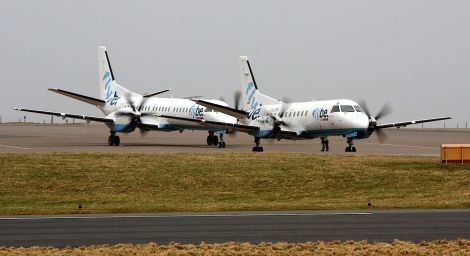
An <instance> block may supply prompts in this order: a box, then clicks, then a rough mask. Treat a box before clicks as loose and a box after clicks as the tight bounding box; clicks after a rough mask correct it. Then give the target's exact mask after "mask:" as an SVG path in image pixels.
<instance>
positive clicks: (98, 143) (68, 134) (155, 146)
mask: <svg viewBox="0 0 470 256" xmlns="http://www.w3.org/2000/svg"><path fill="white" fill-rule="evenodd" d="M385 133H386V135H387V138H388V139H387V140H386V141H385V142H384V143H382V144H381V143H379V142H378V140H377V137H376V136H375V135H372V136H371V137H370V138H369V139H364V140H357V141H355V146H356V148H357V151H358V152H357V153H355V154H405V155H438V154H439V147H440V145H441V144H443V143H457V144H460V143H470V131H469V130H462V131H430V130H418V129H386V130H385ZM108 136H109V129H108V128H107V127H106V126H104V125H101V124H91V125H88V126H85V125H80V126H71V125H68V126H66V125H52V126H51V125H29V126H28V125H0V152H116V153H117V152H251V149H252V147H253V146H254V143H253V137H251V136H248V135H247V134H244V133H238V134H237V136H236V137H233V136H228V135H226V136H225V141H226V143H227V147H226V148H224V149H219V148H217V147H214V146H207V145H206V137H207V132H206V131H194V132H192V131H184V132H183V133H179V132H159V131H151V132H148V133H146V134H145V135H144V136H141V135H140V132H139V131H136V132H134V133H131V134H128V135H126V134H120V137H121V146H119V147H110V146H108V145H107V138H108ZM346 145H347V144H346V139H344V138H342V137H331V138H330V153H344V148H345V147H346ZM262 146H263V147H264V151H265V152H308V153H312V152H320V148H321V143H320V140H319V139H313V140H303V141H289V140H281V141H274V140H262ZM348 154H351V153H348Z"/></svg>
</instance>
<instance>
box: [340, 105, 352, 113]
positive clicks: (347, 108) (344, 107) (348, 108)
mask: <svg viewBox="0 0 470 256" xmlns="http://www.w3.org/2000/svg"><path fill="white" fill-rule="evenodd" d="M341 112H354V108H353V107H352V106H349V105H341Z"/></svg>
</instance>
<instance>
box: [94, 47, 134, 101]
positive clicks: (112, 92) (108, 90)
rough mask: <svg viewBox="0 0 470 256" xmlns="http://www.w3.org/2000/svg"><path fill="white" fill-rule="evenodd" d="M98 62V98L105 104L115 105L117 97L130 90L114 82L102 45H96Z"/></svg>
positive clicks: (106, 53)
mask: <svg viewBox="0 0 470 256" xmlns="http://www.w3.org/2000/svg"><path fill="white" fill-rule="evenodd" d="M98 64H99V81H100V98H101V99H103V100H104V101H105V102H106V105H108V104H109V105H115V104H116V102H117V100H118V99H119V98H121V97H123V96H125V95H124V94H128V93H130V91H129V90H127V89H126V88H124V87H122V86H120V85H119V84H117V83H116V81H115V78H114V74H113V69H112V68H111V64H110V62H109V57H108V52H107V51H106V47H104V46H99V47H98Z"/></svg>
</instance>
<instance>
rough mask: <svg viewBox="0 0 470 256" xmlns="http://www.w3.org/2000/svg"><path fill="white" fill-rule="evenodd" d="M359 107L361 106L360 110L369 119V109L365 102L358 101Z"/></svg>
mask: <svg viewBox="0 0 470 256" xmlns="http://www.w3.org/2000/svg"><path fill="white" fill-rule="evenodd" d="M359 106H361V108H362V110H364V113H366V115H367V116H368V117H369V118H370V117H371V115H370V111H369V108H368V107H367V103H366V101H365V100H361V101H359Z"/></svg>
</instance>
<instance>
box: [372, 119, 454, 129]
mask: <svg viewBox="0 0 470 256" xmlns="http://www.w3.org/2000/svg"><path fill="white" fill-rule="evenodd" d="M447 119H451V117H438V118H431V119H421V120H414V121H405V122H397V123H387V124H378V125H377V126H376V128H377V129H382V128H390V127H405V126H407V125H411V124H421V123H428V122H435V121H442V120H447Z"/></svg>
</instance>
